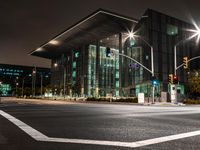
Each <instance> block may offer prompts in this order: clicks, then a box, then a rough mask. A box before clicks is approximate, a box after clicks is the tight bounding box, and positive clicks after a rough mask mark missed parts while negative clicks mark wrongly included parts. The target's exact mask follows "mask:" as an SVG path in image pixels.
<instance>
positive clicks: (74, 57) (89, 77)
mask: <svg viewBox="0 0 200 150" xmlns="http://www.w3.org/2000/svg"><path fill="white" fill-rule="evenodd" d="M187 29H194V27H193V25H191V24H189V23H186V22H183V21H181V20H179V19H176V18H173V17H170V16H167V15H165V14H162V13H159V12H157V11H154V10H151V9H148V10H147V11H146V12H145V13H144V15H143V16H142V17H141V19H140V20H136V19H132V18H129V17H124V16H122V15H118V14H115V13H111V12H108V11H104V10H98V11H97V12H95V13H93V14H92V15H90V16H88V17H86V18H84V19H83V20H81V21H80V22H79V23H77V24H75V25H74V26H72V27H70V28H69V29H67V30H66V31H64V32H63V33H61V34H60V35H58V36H57V37H56V38H54V39H53V40H52V41H50V42H48V43H46V44H44V45H43V46H42V47H41V48H40V49H37V50H35V51H33V52H32V53H31V54H32V55H35V56H39V57H45V58H49V59H52V67H51V71H52V77H51V84H52V85H53V86H54V87H56V88H59V89H61V91H63V94H66V95H69V96H86V97H93V96H94V97H99V96H101V97H105V96H115V97H119V96H137V94H138V93H140V92H143V93H145V95H146V96H150V95H151V91H152V90H151V89H152V83H151V81H150V80H151V76H152V74H151V72H150V71H148V70H147V69H145V68H144V67H142V66H141V65H139V64H137V63H136V61H137V62H139V63H141V64H142V65H144V66H145V67H146V68H149V70H151V67H152V66H151V49H150V47H151V46H152V47H153V52H154V55H153V58H154V60H153V64H154V70H155V77H156V79H157V80H158V83H157V84H156V85H155V95H157V96H159V95H160V93H161V91H165V92H167V91H168V89H169V84H168V75H169V74H173V73H174V46H175V45H176V44H177V43H178V42H179V41H182V40H184V39H187V38H188V37H189V36H191V32H188V30H187ZM132 32H133V33H134V34H136V35H137V36H139V37H135V38H130V37H129V34H130V33H132ZM198 55H200V53H199V46H198V45H197V44H196V43H195V40H194V39H192V40H191V41H190V42H185V43H181V44H180V45H179V46H177V63H178V65H179V64H182V58H183V57H184V56H188V57H189V58H191V57H193V56H198ZM130 58H131V59H134V60H135V61H133V60H131V59H130ZM190 67H191V68H195V67H199V65H198V63H197V62H194V63H191V64H190ZM177 75H178V78H179V84H178V86H177V89H178V92H179V93H181V94H184V93H185V91H186V89H185V88H186V87H187V71H185V70H183V69H182V68H180V69H179V70H177Z"/></svg>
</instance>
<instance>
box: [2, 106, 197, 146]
mask: <svg viewBox="0 0 200 150" xmlns="http://www.w3.org/2000/svg"><path fill="white" fill-rule="evenodd" d="M0 110H2V111H3V112H5V113H8V114H9V115H11V116H13V117H15V118H16V119H18V120H20V121H22V122H23V123H25V124H26V125H27V126H30V127H32V128H33V129H35V130H37V131H39V132H40V133H42V134H44V135H46V136H48V137H53V138H59V139H78V140H83V141H84V140H89V142H88V143H87V144H82V143H81V142H80V143H79V142H78V143H67V142H57V141H51V142H50V141H42V140H41V141H40V140H38V141H37V140H35V139H33V138H32V137H31V136H30V135H28V134H27V133H26V132H24V131H23V130H22V129H20V128H19V127H18V126H17V125H15V124H13V122H12V121H10V120H8V119H7V118H6V117H5V116H3V115H0V150H65V149H66V150H128V149H137V150H151V149H152V150H153V149H154V150H198V149H200V134H199V135H196V136H191V137H185V138H182V139H175V140H171V141H168V139H169V138H168V139H167V141H166V142H158V143H155V144H149V145H148V144H147V145H146V146H138V147H137V148H131V147H130V146H127V147H124V146H120V145H119V146H112V144H111V145H109V144H108V143H107V142H108V141H109V142H122V143H123V142H124V143H126V142H128V143H131V142H137V141H143V140H148V139H155V138H159V137H165V136H169V135H177V134H182V133H188V132H192V131H198V130H200V107H199V106H196V107H195V106H177V107H169V106H167V107H164V106H136V105H124V104H91V103H63V104H58V105H56V104H55V103H54V104H40V103H37V104H34V103H14V102H11V103H3V104H0ZM93 141H100V142H101V141H103V142H102V143H103V144H102V145H99V144H94V142H93Z"/></svg>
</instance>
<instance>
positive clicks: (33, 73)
mask: <svg viewBox="0 0 200 150" xmlns="http://www.w3.org/2000/svg"><path fill="white" fill-rule="evenodd" d="M35 82H36V66H34V68H33V71H32V94H33V97H35Z"/></svg>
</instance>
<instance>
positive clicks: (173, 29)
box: [167, 24, 178, 35]
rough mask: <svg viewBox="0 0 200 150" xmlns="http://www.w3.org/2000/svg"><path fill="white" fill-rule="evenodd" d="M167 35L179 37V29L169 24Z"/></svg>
mask: <svg viewBox="0 0 200 150" xmlns="http://www.w3.org/2000/svg"><path fill="white" fill-rule="evenodd" d="M167 34H168V35H177V34H178V27H177V26H174V25H171V24H168V25H167Z"/></svg>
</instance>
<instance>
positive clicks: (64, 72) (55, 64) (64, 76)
mask: <svg viewBox="0 0 200 150" xmlns="http://www.w3.org/2000/svg"><path fill="white" fill-rule="evenodd" d="M54 67H55V68H56V67H58V64H57V63H54ZM65 82H66V68H65V66H64V65H63V97H64V99H65Z"/></svg>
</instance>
